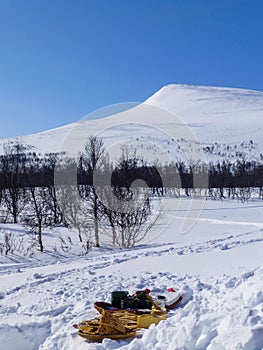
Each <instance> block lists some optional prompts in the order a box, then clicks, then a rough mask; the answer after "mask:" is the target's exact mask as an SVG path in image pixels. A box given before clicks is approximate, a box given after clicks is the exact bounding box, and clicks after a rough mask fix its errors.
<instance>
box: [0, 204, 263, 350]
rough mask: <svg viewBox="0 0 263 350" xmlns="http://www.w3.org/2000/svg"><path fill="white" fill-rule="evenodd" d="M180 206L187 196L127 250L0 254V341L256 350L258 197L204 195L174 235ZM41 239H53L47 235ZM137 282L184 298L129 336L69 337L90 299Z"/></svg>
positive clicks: (87, 314) (95, 349) (96, 347)
mask: <svg viewBox="0 0 263 350" xmlns="http://www.w3.org/2000/svg"><path fill="white" fill-rule="evenodd" d="M184 205H185V208H187V207H188V203H187V200H185V203H184V202H183V203H182V207H181V211H178V213H177V217H175V219H174V221H173V222H172V224H170V225H169V226H168V227H167V228H166V229H165V230H164V231H163V234H162V235H160V236H157V237H155V241H154V240H152V241H151V242H148V243H147V242H145V243H144V244H142V245H140V246H137V247H136V248H134V249H127V250H122V249H119V248H110V247H102V248H100V249H95V248H94V249H93V250H92V251H91V252H90V254H88V255H86V256H76V255H74V254H71V255H69V256H68V257H66V256H63V259H61V260H60V258H61V255H57V257H56V256H55V255H54V254H52V256H51V255H49V254H48V253H46V254H44V255H43V256H42V260H41V255H40V256H38V255H37V256H35V257H34V258H31V261H30V258H28V257H27V260H25V261H24V262H23V263H14V262H13V263H11V261H12V260H10V262H9V264H8V263H7V261H6V260H5V264H3V266H2V276H1V278H0V305H1V306H0V314H1V319H0V341H1V348H3V349H5V350H9V349H10V350H11V349H12V350H24V349H27V350H63V349H65V350H66V349H67V350H73V349H74V350H75V349H78V350H83V349H89V350H101V349H109V350H110V349H122V350H135V349H136V350H152V349H153V350H164V349H168V350H193V349H199V350H200V349H202V350H206V349H208V350H217V349H218V350H219V349H220V350H222V349H224V350H225V349H226V350H228V349H229V350H233V349H242V350H243V349H244V350H260V349H262V348H263V292H262V291H263V267H262V248H263V244H262V238H263V237H262V232H263V231H262V226H261V225H262V223H261V217H262V216H261V215H262V210H263V207H262V205H261V202H257V201H255V202H250V203H248V204H244V205H240V204H239V203H237V202H235V201H226V202H216V201H207V202H206V204H205V208H204V210H203V212H202V215H201V217H200V218H199V219H198V220H197V222H196V224H195V225H194V226H193V228H192V229H191V231H190V232H188V233H187V234H185V235H182V234H180V233H179V227H180V226H179V225H180V224H181V223H182V217H183V214H184ZM243 213H245V214H243ZM239 218H241V221H238V219H239ZM246 220H247V221H246ZM54 234H55V233H54ZM72 234H73V232H72ZM45 238H46V240H47V239H49V240H50V242H51V241H52V240H53V239H54V237H52V235H51V234H50V233H49V234H48V235H47V236H46V237H45ZM10 258H12V257H10ZM16 259H18V257H16ZM22 261H23V260H22ZM4 267H6V269H7V270H6V271H7V272H6V274H4ZM146 287H147V288H150V290H151V291H152V294H154V293H162V291H164V290H166V289H167V288H169V287H173V288H175V289H176V290H180V291H181V292H182V294H183V295H184V300H183V303H182V304H181V306H180V307H178V308H177V309H175V310H173V311H171V312H169V317H168V320H167V321H162V322H161V323H160V324H159V325H158V326H151V327H150V328H149V329H148V330H143V331H140V332H138V335H137V336H136V337H135V338H134V339H130V340H123V341H114V340H110V339H104V340H103V341H102V342H101V343H92V342H89V341H86V340H84V339H82V338H80V337H79V336H77V334H76V330H75V329H73V328H72V325H73V324H74V323H77V322H79V321H82V320H85V319H90V318H93V317H95V316H96V315H97V312H96V310H95V309H94V307H93V303H94V302H95V301H102V300H104V301H110V293H111V291H112V290H120V289H121V290H129V291H130V293H133V292H134V291H136V290H138V289H143V288H146Z"/></svg>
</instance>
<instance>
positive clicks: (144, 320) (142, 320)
mask: <svg viewBox="0 0 263 350" xmlns="http://www.w3.org/2000/svg"><path fill="white" fill-rule="evenodd" d="M166 319H167V317H166V315H160V316H157V315H148V314H147V315H140V316H138V317H137V327H138V328H148V327H150V325H151V324H155V325H156V324H158V323H159V322H160V321H162V320H166Z"/></svg>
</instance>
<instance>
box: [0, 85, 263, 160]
mask: <svg viewBox="0 0 263 350" xmlns="http://www.w3.org/2000/svg"><path fill="white" fill-rule="evenodd" d="M132 106H133V104H129V103H128V104H127V111H124V112H119V113H116V110H117V109H118V108H114V106H113V107H109V108H105V109H102V110H100V111H97V112H94V113H92V114H91V115H90V116H87V117H86V118H84V119H83V120H81V121H80V122H75V123H72V124H69V125H66V126H63V127H59V128H57V129H52V130H48V131H45V132H41V133H38V134H34V135H28V136H24V137H22V139H23V140H24V141H25V142H26V143H28V144H31V145H33V146H34V147H35V148H36V150H38V151H40V152H42V153H48V152H58V151H61V150H62V149H63V150H64V149H65V148H64V146H65V143H66V142H68V143H70V147H71V148H72V147H73V144H76V145H78V144H79V141H80V140H82V141H83V143H85V141H87V137H88V135H90V134H93V135H100V136H102V137H103V138H104V141H105V142H106V145H108V143H109V140H110V141H111V143H112V142H115V143H116V142H118V141H123V140H125V141H126V142H128V141H130V142H134V141H135V140H138V141H139V140H142V139H143V137H144V138H145V136H147V139H148V141H152V142H153V143H155V144H159V145H161V146H160V147H162V148H165V149H168V148H169V145H167V142H166V143H164V142H160V138H161V136H160V132H161V133H167V134H168V135H169V136H171V138H175V140H176V141H177V143H179V146H180V145H181V146H182V145H183V143H184V140H182V139H183V138H184V137H183V136H184V132H183V131H182V130H181V131H180V125H179V124H185V125H186V126H187V128H188V129H189V130H190V133H191V135H192V136H193V137H194V138H195V140H196V141H198V142H200V143H201V144H202V146H203V147H210V148H211V146H214V150H213V153H214V156H213V157H212V159H214V158H216V159H221V160H222V159H224V158H227V157H230V158H232V159H236V158H237V157H243V158H246V159H259V155H260V153H263V152H262V150H263V140H262V117H263V92H258V91H252V90H244V89H235V88H221V87H208V86H207V87H206V86H194V85H193V86H191V85H168V86H164V87H163V88H161V89H160V90H159V91H158V92H156V93H155V94H154V95H153V96H151V97H150V98H148V99H147V100H146V101H145V102H144V103H143V104H141V105H138V106H137V105H136V107H134V108H131V107H132ZM134 106H135V105H134ZM146 106H148V108H150V107H152V106H155V107H156V108H158V111H152V110H151V111H150V112H149V111H147V110H146ZM120 108H121V109H125V104H123V106H122V105H121V107H120ZM165 111H166V112H167V113H168V112H169V116H170V117H168V116H167V115H166V114H165ZM152 112H153V113H152ZM104 115H108V117H106V118H102V119H100V120H99V121H98V120H90V118H93V119H94V118H98V117H100V116H104ZM138 124H140V127H138ZM142 124H144V125H143V126H142ZM146 125H148V128H147V127H146ZM166 136H167V135H166ZM6 141H7V140H1V142H0V144H3V143H4V142H6ZM251 141H252V144H250V142H251ZM172 146H173V148H175V147H174V145H172ZM177 146H178V145H177ZM66 149H67V148H66ZM67 150H68V149H67ZM0 151H1V148H0ZM73 151H76V149H74V150H73ZM77 151H79V149H78V150H77ZM77 151H76V152H77ZM238 151H239V152H238ZM178 152H179V154H180V150H179V148H178V149H177V153H178ZM240 152H241V153H243V154H242V155H239V154H238V153H240ZM208 157H211V155H210V154H208ZM208 160H209V159H208Z"/></svg>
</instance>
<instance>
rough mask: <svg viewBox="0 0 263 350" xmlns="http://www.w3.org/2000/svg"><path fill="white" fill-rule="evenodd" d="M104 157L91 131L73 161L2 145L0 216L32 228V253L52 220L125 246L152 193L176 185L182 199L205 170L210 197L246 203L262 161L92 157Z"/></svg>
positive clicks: (96, 240)
mask: <svg viewBox="0 0 263 350" xmlns="http://www.w3.org/2000/svg"><path fill="white" fill-rule="evenodd" d="M104 154H105V148H104V144H103V141H102V140H101V139H99V138H97V137H94V136H90V138H89V140H88V142H87V144H86V147H85V149H84V151H83V152H82V153H81V154H80V155H79V157H78V158H77V159H75V158H74V159H73V158H70V157H67V155H66V154H61V153H52V154H45V155H40V154H38V153H36V152H34V150H33V148H32V147H31V146H30V145H25V144H23V143H19V142H8V143H7V144H5V145H4V153H3V154H2V155H1V156H0V216H1V221H2V222H7V221H10V219H12V221H13V222H14V223H18V222H22V223H24V224H25V225H26V226H27V227H28V228H29V229H30V230H31V231H32V232H35V233H36V235H37V238H38V244H39V249H40V251H44V243H43V237H42V232H43V228H44V227H52V226H56V225H64V226H66V227H72V228H74V229H75V230H76V231H77V232H78V238H79V241H80V242H81V243H83V244H86V245H87V247H89V246H91V245H92V244H93V245H95V246H97V247H99V246H100V244H101V242H100V232H102V231H106V230H107V231H110V232H111V237H112V243H113V244H114V245H119V246H123V247H130V246H133V245H134V244H136V243H137V242H139V241H140V240H142V239H143V238H144V237H145V235H146V234H147V232H148V230H149V228H150V227H151V225H152V221H151V220H149V218H150V217H151V213H152V203H151V199H150V198H152V196H163V195H166V194H168V193H173V194H174V195H180V189H183V190H184V191H185V194H186V195H187V196H189V195H191V191H192V190H194V189H196V188H198V187H202V186H203V185H202V182H200V184H199V182H198V178H200V179H202V178H203V177H204V175H205V174H207V184H206V186H205V188H206V191H207V195H208V196H210V197H211V198H215V199H216V198H221V199H223V198H225V197H226V196H227V197H229V198H240V199H241V200H246V199H248V198H249V196H250V195H251V189H252V188H257V189H258V193H259V197H260V198H263V164H262V163H258V162H253V161H240V160H238V161H236V162H226V161H225V162H222V163H217V164H214V163H209V164H200V163H199V162H196V163H194V162H191V163H190V164H185V163H184V162H181V161H180V162H174V163H170V164H158V166H157V165H154V164H150V165H149V164H147V161H146V160H144V159H142V158H140V157H137V156H136V152H131V151H129V150H127V149H123V150H122V152H121V156H120V159H119V163H118V165H117V166H115V167H114V168H113V165H112V164H111V162H110V161H109V158H107V157H104V158H103V161H102V162H101V161H100V160H101V157H102V156H103V155H104ZM55 174H56V176H55ZM71 175H72V176H71ZM95 175H96V176H95ZM94 176H95V177H96V179H98V183H95V182H94ZM55 178H57V183H56V181H55V180H54V179H55ZM138 179H140V180H143V184H144V186H143V185H142V182H136V180H138ZM196 179H197V181H196ZM173 189H178V190H179V191H171V190H173ZM132 201H133V207H129V206H128V204H129V203H130V202H132Z"/></svg>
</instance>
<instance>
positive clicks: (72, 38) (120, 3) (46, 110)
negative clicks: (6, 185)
mask: <svg viewBox="0 0 263 350" xmlns="http://www.w3.org/2000/svg"><path fill="white" fill-rule="evenodd" d="M171 83H184V84H199V85H215V86H231V87H241V88H249V89H254V90H260V91H263V0H0V116H1V128H0V137H2V138H3V137H12V136H16V135H25V134H30V133H35V132H39V131H42V130H47V129H50V128H54V127H58V126H61V125H64V124H67V123H70V122H73V121H76V120H79V119H80V118H82V117H84V116H85V115H86V114H88V113H90V112H92V111H94V110H96V109H98V108H101V107H105V106H107V105H110V104H114V103H119V102H133V101H143V100H145V99H146V98H148V97H149V96H151V95H152V94H153V93H154V92H156V91H157V90H159V89H160V88H161V87H162V86H163V85H166V84H171Z"/></svg>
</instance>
